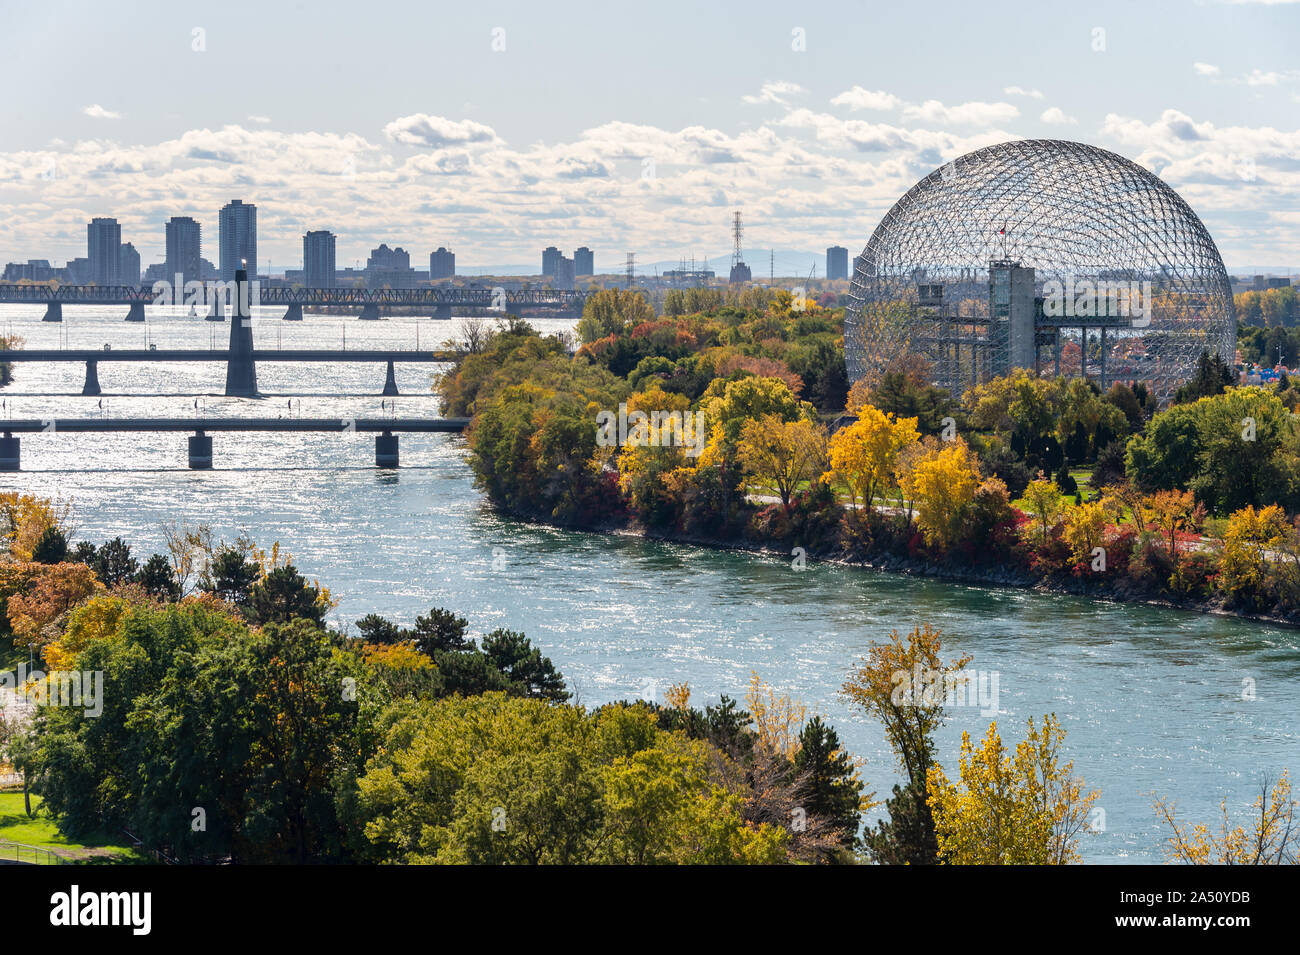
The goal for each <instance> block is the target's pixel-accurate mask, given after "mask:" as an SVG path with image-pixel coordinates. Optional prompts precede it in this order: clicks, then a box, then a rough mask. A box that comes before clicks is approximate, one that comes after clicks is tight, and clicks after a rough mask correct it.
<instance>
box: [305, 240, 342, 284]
mask: <svg viewBox="0 0 1300 955" xmlns="http://www.w3.org/2000/svg"><path fill="white" fill-rule="evenodd" d="M302 271H303V279H302V281H303V284H304V285H305V286H307V288H333V287H334V233H333V232H328V231H326V230H324V229H322V230H320V231H318V232H308V233H307V234H306V235H304V236H303V237H302Z"/></svg>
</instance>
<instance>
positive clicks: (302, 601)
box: [248, 564, 325, 624]
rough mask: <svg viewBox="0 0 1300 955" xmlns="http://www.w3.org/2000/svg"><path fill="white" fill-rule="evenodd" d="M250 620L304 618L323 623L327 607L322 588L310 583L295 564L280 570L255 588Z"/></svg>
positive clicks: (260, 622)
mask: <svg viewBox="0 0 1300 955" xmlns="http://www.w3.org/2000/svg"><path fill="white" fill-rule="evenodd" d="M248 617H249V619H250V620H252V621H253V622H254V623H257V624H267V623H288V622H289V621H290V620H295V619H298V618H302V619H303V620H310V621H312V622H313V623H316V624H320V623H321V622H322V621H323V620H324V619H325V606H324V604H322V603H321V602H320V589H319V588H318V587H313V586H312V585H311V584H309V583H307V581H306V579H305V578H304V577H303V576H302V574H300V573H298V569H297V568H296V567H294V566H293V565H292V564H286V565H285V566H283V567H277V568H276V569H275V570H273V571H271V572H270V573H269V574H267V575H266V577H265V578H263V579H262V580H260V581H259V582H258V583H256V584H254V585H253V588H252V589H251V590H250V591H249V594H248Z"/></svg>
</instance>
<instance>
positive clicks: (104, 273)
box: [86, 219, 122, 285]
mask: <svg viewBox="0 0 1300 955" xmlns="http://www.w3.org/2000/svg"><path fill="white" fill-rule="evenodd" d="M86 249H87V251H86V258H88V259H89V260H90V281H92V282H94V283H95V284H96V285H121V284H122V283H121V275H122V227H121V226H120V225H118V224H117V220H116V219H91V220H90V224H89V225H87V226H86Z"/></svg>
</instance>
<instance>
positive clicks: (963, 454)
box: [898, 438, 980, 547]
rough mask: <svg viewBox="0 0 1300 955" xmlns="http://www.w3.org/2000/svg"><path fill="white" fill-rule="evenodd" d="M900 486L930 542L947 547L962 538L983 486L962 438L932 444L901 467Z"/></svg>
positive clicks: (973, 459)
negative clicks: (967, 518) (968, 517)
mask: <svg viewBox="0 0 1300 955" xmlns="http://www.w3.org/2000/svg"><path fill="white" fill-rule="evenodd" d="M898 477H899V485H900V487H901V488H902V489H903V492H904V493H905V494H906V495H907V497H908V499H909V500H911V501H913V502H915V504H916V507H917V517H916V522H917V524H918V525H919V526H920V528H921V531H922V533H923V534H924V535H925V539H926V542H927V543H930V544H935V545H938V546H939V547H948V546H950V545H951V544H953V543H955V542H956V541H957V540H959V539H960V537H961V532H962V525H963V519H964V518H965V516H966V512H967V511H968V509H969V508H970V506H971V504H972V502H974V500H975V491H976V489H977V488H978V487H979V486H980V473H979V468H978V466H977V465H976V463H975V457H974V455H972V454H971V452H970V448H969V447H967V445H966V442H965V441H963V440H961V439H960V438H958V439H956V440H955V441H946V442H943V443H942V444H941V445H939V446H937V447H931V448H930V449H929V450H927V451H926V452H925V453H923V454H922V455H920V456H919V457H917V458H915V459H914V460H911V461H906V464H905V466H902V467H900V473H899V475H898Z"/></svg>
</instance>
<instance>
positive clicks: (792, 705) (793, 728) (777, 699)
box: [745, 672, 808, 759]
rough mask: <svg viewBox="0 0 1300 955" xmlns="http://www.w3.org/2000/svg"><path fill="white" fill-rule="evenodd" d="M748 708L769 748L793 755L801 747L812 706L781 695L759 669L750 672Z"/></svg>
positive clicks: (762, 739)
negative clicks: (802, 736)
mask: <svg viewBox="0 0 1300 955" xmlns="http://www.w3.org/2000/svg"><path fill="white" fill-rule="evenodd" d="M745 709H746V710H748V711H749V715H750V716H751V717H752V718H753V720H754V729H755V732H757V733H758V738H759V740H760V741H761V742H762V743H763V744H765V745H766V746H767V748H768V750H769V751H771V752H773V753H780V754H781V755H782V756H785V757H787V758H789V759H793V758H794V754H795V753H796V752H798V750H799V734H800V733H801V732H802V731H803V724H804V722H805V721H806V720H807V718H808V708H807V707H806V706H804V705H803V704H802V703H800V702H799V701H798V700H796V699H793V698H791V697H789V696H777V694H776V691H775V690H773V689H772V687H771V686H770V685H768V684H767V683H766V682H765V681H764V680H763V679H762V678H761V677H760V676H759V675H758V674H757V673H754V672H751V673H750V675H749V689H748V690H746V691H745Z"/></svg>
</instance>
